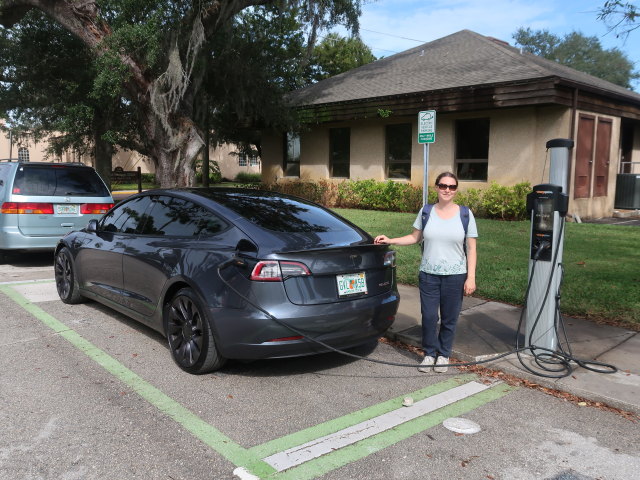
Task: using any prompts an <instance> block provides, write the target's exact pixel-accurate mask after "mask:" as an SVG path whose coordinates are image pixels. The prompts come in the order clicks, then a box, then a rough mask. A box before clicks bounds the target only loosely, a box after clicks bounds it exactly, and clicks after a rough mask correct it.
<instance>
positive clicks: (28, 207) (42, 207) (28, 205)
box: [0, 202, 53, 215]
mask: <svg viewBox="0 0 640 480" xmlns="http://www.w3.org/2000/svg"><path fill="white" fill-rule="evenodd" d="M0 212H2V213H13V214H20V215H22V214H31V213H33V214H49V215H53V203H36V202H4V203H3V204H2V209H1V210H0Z"/></svg>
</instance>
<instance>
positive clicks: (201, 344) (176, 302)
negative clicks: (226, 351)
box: [164, 288, 225, 374]
mask: <svg viewBox="0 0 640 480" xmlns="http://www.w3.org/2000/svg"><path fill="white" fill-rule="evenodd" d="M164 317H165V331H166V334H167V339H168V341H169V350H170V351H171V356H172V357H173V360H174V361H175V362H176V363H177V364H178V366H179V367H180V368H181V369H182V370H184V371H185V372H188V373H193V374H202V373H208V372H211V371H213V370H217V369H219V368H220V367H222V365H224V363H225V359H224V358H223V357H222V356H221V355H220V353H219V352H218V349H217V347H216V344H215V340H214V338H213V333H212V331H211V326H210V325H209V321H208V319H207V317H206V311H205V309H204V308H203V307H202V302H201V301H200V299H199V298H198V296H197V294H196V293H195V292H194V291H193V290H192V289H190V288H183V289H182V290H180V291H178V293H176V295H175V296H174V297H173V298H172V299H171V302H170V303H169V304H168V305H167V307H166V308H165V312H164Z"/></svg>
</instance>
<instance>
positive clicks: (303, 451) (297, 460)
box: [263, 381, 495, 472]
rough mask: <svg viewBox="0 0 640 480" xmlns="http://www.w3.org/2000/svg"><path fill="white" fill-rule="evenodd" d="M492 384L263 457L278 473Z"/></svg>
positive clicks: (448, 394)
mask: <svg viewBox="0 0 640 480" xmlns="http://www.w3.org/2000/svg"><path fill="white" fill-rule="evenodd" d="M494 385H495V384H491V385H484V384H482V383H479V382H475V381H473V382H469V383H466V384H464V385H461V386H459V387H455V388H452V389H450V390H447V391H446V392H442V393H439V394H437V395H434V396H432V397H429V398H425V399H424V400H420V401H419V402H416V403H415V404H413V406H411V407H402V408H399V409H397V410H393V411H391V412H389V413H385V414H383V415H380V416H378V417H376V418H372V419H370V420H367V421H365V422H362V423H359V424H357V425H353V426H352V427H349V428H345V429H343V430H340V431H338V432H335V433H332V434H331V435H326V436H324V437H320V438H318V439H316V440H313V441H311V442H307V443H305V444H303V445H299V446H297V447H293V448H290V449H288V450H285V451H283V452H279V453H276V454H274V455H271V456H269V457H267V458H264V459H263V460H264V462H266V463H268V464H269V465H271V466H272V467H273V468H275V469H276V470H277V471H279V472H282V471H284V470H286V469H288V468H291V467H294V466H296V465H300V464H302V463H304V462H307V461H309V460H312V459H314V458H317V457H320V456H322V455H325V454H327V453H331V452H333V451H334V450H337V449H339V448H342V447H346V446H348V445H352V444H354V443H356V442H359V441H360V440H363V439H365V438H368V437H371V436H373V435H377V434H378V433H381V432H384V431H386V430H390V429H392V428H394V427H396V426H398V425H401V424H403V423H405V422H408V421H410V420H413V419H415V418H418V417H421V416H422V415H425V414H427V413H430V412H433V411H434V410H437V409H439V408H442V407H445V406H447V405H450V404H452V403H455V402H457V401H459V400H462V399H464V398H466V397H469V396H471V395H475V394H476V393H479V392H482V391H483V390H486V389H488V388H491V387H492V386H494Z"/></svg>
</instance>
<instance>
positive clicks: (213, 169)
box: [196, 158, 222, 183]
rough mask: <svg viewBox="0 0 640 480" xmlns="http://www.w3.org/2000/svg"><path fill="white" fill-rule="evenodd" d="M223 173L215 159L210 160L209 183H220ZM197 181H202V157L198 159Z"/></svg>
mask: <svg viewBox="0 0 640 480" xmlns="http://www.w3.org/2000/svg"><path fill="white" fill-rule="evenodd" d="M221 180H222V174H221V173H220V166H219V165H218V162H216V161H215V160H209V183H220V181H221ZM196 182H198V183H202V159H200V158H198V159H197V160H196Z"/></svg>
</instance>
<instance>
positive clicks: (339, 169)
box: [329, 128, 351, 178]
mask: <svg viewBox="0 0 640 480" xmlns="http://www.w3.org/2000/svg"><path fill="white" fill-rule="evenodd" d="M350 144H351V129H350V128H331V129H329V174H330V175H331V176H332V177H340V178H349V165H350V164H349V161H350V160H349V158H350Z"/></svg>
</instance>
